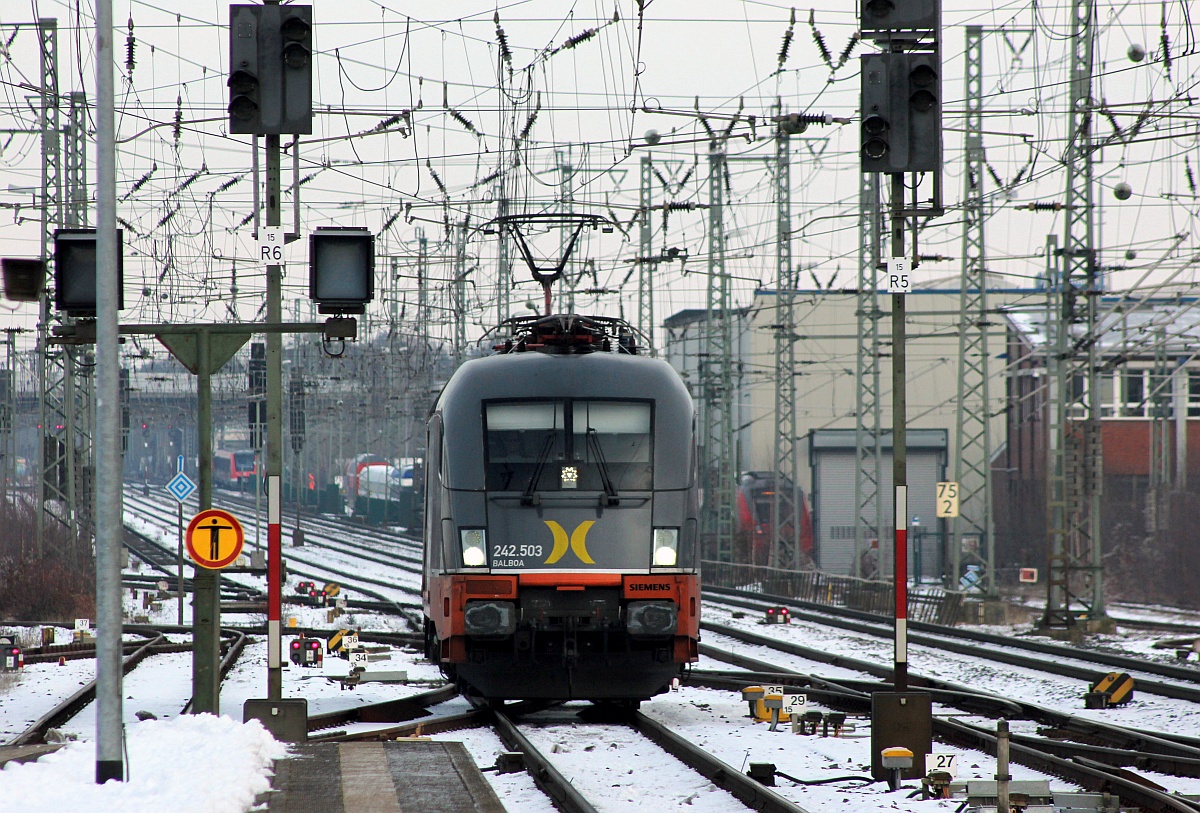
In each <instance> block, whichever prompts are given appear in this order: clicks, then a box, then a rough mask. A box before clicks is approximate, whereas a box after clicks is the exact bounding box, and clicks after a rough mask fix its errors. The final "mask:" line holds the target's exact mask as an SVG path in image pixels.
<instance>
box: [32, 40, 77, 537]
mask: <svg viewBox="0 0 1200 813" xmlns="http://www.w3.org/2000/svg"><path fill="white" fill-rule="evenodd" d="M37 28H38V42H39V45H40V51H41V72H42V88H41V104H40V108H39V111H40V115H39V121H38V123H39V126H40V127H41V147H42V190H41V195H42V207H41V208H42V241H41V256H42V260H43V261H44V262H45V263H46V269H47V277H48V278H50V279H52V278H53V277H52V268H53V265H52V264H53V259H54V257H53V254H54V252H53V247H54V230H55V229H56V228H58V227H59V226H60V225H62V173H61V169H62V164H61V161H62V153H61V144H60V141H61V129H60V127H61V125H60V122H59V96H58V20H56V19H50V18H42V19H39V20H38V23H37ZM50 297H51V292H50V290H49V288H47V290H46V292H45V293H44V294H43V295H42V300H41V309H40V316H39V319H38V357H39V361H40V364H39V369H38V390H39V392H40V394H41V408H40V415H39V420H40V422H41V426H42V433H41V434H42V437H41V443H40V445H39V450H38V458H39V465H38V476H39V477H40V478H41V482H42V493H41V494H40V495H39V497H40V502H41V508H40V510H39V511H38V515H37V544H36V551H37V555H38V556H39V557H40V556H42V554H43V552H44V550H43V549H44V543H45V525H46V520H47V518H49V519H51V520H54V521H56V522H61V523H63V524H64V525H66V526H67V527H68V528H70V530H71V532H72V534H76V533H78V526H77V523H76V516H75V511H74V507H75V466H74V455H73V454H72V450H71V446H72V440H73V435H74V409H73V408H72V406H71V405H72V404H73V403H74V394H73V392H71V389H72V379H73V370H72V369H71V366H72V365H71V358H70V354H69V353H67V352H66V351H65V350H64V348H63V347H61V346H59V347H57V348H54V349H52V348H51V346H50V343H49V339H50V337H51V327H52V323H53V322H54V321H56V319H55V316H54V314H53V312H52V310H51V308H50ZM56 504H57V505H59V506H61V513H56V512H55V511H54V510H53V506H54V505H56Z"/></svg>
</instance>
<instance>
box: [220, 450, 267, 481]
mask: <svg viewBox="0 0 1200 813" xmlns="http://www.w3.org/2000/svg"><path fill="white" fill-rule="evenodd" d="M212 460H213V462H212V470H213V485H217V486H220V487H221V488H231V489H234V490H235V491H246V490H249V491H253V490H254V475H256V474H257V473H258V465H257V463H256V461H255V459H254V452H253V451H252V450H250V449H243V450H239V451H236V452H235V451H230V450H229V449H217V450H216V451H215V452H213V459H212Z"/></svg>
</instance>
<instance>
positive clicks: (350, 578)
mask: <svg viewBox="0 0 1200 813" xmlns="http://www.w3.org/2000/svg"><path fill="white" fill-rule="evenodd" d="M136 501H137V502H139V503H143V502H149V501H147V500H145V499H144V498H141V499H137V500H136ZM149 505H150V507H149V508H146V507H141V508H139V509H138V510H139V511H142V512H144V515H148V516H149V517H151V518H156V517H157V518H160V519H161V516H160V515H159V514H156V513H153V512H154V511H156V510H158V508H159V506H157V505H155V504H154V503H153V502H149ZM151 543H152V544H157V543H153V541H152V540H151ZM293 550H294V549H293ZM297 561H299V562H300V563H301V564H302V565H303V567H296V565H295V563H296V562H297ZM309 568H319V570H317V571H314V570H311V569H309ZM288 572H289V573H293V574H295V575H298V576H304V577H306V578H314V579H322V580H326V579H328V578H329V575H330V574H333V575H334V576H336V577H337V578H338V579H339V580H341V583H342V584H343V585H345V586H347V587H350V588H352V589H354V590H356V591H357V592H360V593H362V594H364V595H367V596H371V597H372V598H375V599H377V600H378V601H380V602H383V603H384V604H385V605H386V606H388V607H391V608H392V612H394V613H395V614H396V615H400V616H402V617H404V618H405V619H406V620H407V621H408V623H409V625H410V627H412V628H413V629H420V628H421V626H422V623H421V621H420V619H418V618H416V617H415V616H414V614H413V613H414V611H419V610H420V606H419V605H416V604H411V605H410V604H403V603H401V602H400V601H397V600H395V599H390V598H388V597H387V596H385V595H383V594H381V593H379V592H377V591H375V590H373V589H371V588H369V587H363V586H361V584H359V582H362V583H366V584H373V585H376V586H380V587H387V588H390V589H393V590H398V591H400V592H402V593H407V594H410V595H414V596H420V594H421V590H420V588H418V587H409V586H407V585H404V584H397V583H395V582H394V581H387V580H384V579H375V578H371V577H369V576H363V575H361V574H358V573H351V572H349V571H346V570H344V569H342V568H335V567H331V566H328V565H324V564H314V563H312V562H306V561H304V560H303V559H299V560H298V559H296V558H295V555H294V553H293V554H291V557H290V558H289V561H288ZM239 586H241V587H244V588H247V589H251V590H256V589H257V588H256V587H255V586H253V585H239Z"/></svg>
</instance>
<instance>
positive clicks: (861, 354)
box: [850, 173, 884, 576]
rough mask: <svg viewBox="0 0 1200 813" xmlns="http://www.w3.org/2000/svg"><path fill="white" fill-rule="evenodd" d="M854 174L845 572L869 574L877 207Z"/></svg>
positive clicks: (878, 458) (876, 536)
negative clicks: (851, 462)
mask: <svg viewBox="0 0 1200 813" xmlns="http://www.w3.org/2000/svg"><path fill="white" fill-rule="evenodd" d="M860 177H861V186H860V187H859V196H858V208H859V227H860V230H861V232H862V234H863V236H864V238H865V239H864V240H862V241H860V242H859V247H858V294H857V302H856V307H855V311H854V312H855V317H856V319H857V322H858V335H859V337H860V338H859V343H858V352H857V354H856V359H855V380H856V382H857V395H858V404H857V412H856V413H855V421H854V449H855V460H856V465H855V468H854V505H855V513H856V515H857V517H858V521H857V522H855V523H854V562H853V563H852V564H851V571H850V572H851V573H853V574H854V575H855V576H869V575H871V574H869V573H864V572H863V569H862V563H863V554H865V553H866V551H867V545H869V544H870V543H871V542H872V541H875V542H876V543H877V544H878V541H879V540H880V538H881V537H882V534H883V528H884V519H883V500H881V499H880V498H879V497H880V495H879V485H880V482H881V481H882V479H883V452H882V448H881V447H882V445H883V444H882V430H881V424H882V414H881V404H880V390H879V378H880V369H879V357H880V348H879V319H880V317H882V315H883V312H882V311H881V310H880V309H879V302H878V289H877V288H876V280H875V273H876V269H877V268H878V267H879V264H880V259H879V242H880V239H881V234H880V217H881V211H880V208H879V176H878V175H876V174H872V173H865V174H863V175H862V176H860ZM879 564H881V563H877V565H876V566H877V567H878V566H879Z"/></svg>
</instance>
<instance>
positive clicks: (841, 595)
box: [700, 561, 963, 626]
mask: <svg viewBox="0 0 1200 813" xmlns="http://www.w3.org/2000/svg"><path fill="white" fill-rule="evenodd" d="M700 581H701V584H703V585H707V586H710V587H726V588H731V589H735V590H745V591H747V592H750V593H764V594H767V595H772V596H783V597H786V598H792V599H796V600H798V601H807V602H810V603H813V604H823V605H826V606H829V607H847V608H849V609H852V610H862V611H863V612H868V613H875V614H877V615H886V616H890V615H892V613H893V609H894V607H895V602H894V599H893V596H892V583H891V582H889V581H877V580H873V579H856V578H854V577H853V576H832V575H830V574H828V573H822V572H821V571H819V570H779V569H777V568H773V567H764V566H762V565H748V564H736V563H733V562H709V561H705V562H702V563H701V567H700ZM962 610H963V594H962V593H959V592H955V591H951V590H943V589H942V588H940V587H933V586H928V585H925V586H922V587H920V588H919V589H913V588H911V587H910V588H909V590H908V617H909V618H910V619H912V620H914V621H925V622H928V623H931V624H945V625H947V626H952V625H954V624H955V623H957V622H958V621H959V620H960V618H961V615H962Z"/></svg>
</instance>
